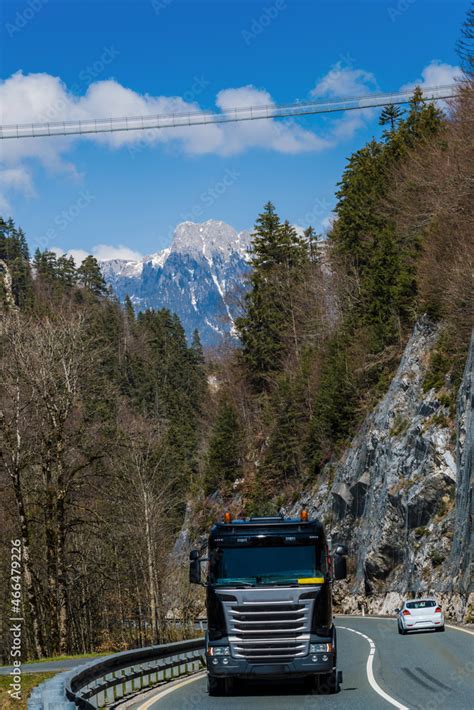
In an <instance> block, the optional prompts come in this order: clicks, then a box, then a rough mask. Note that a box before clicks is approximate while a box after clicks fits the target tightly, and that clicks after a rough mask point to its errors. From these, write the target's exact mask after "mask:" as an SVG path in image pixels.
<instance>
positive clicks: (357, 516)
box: [291, 319, 474, 620]
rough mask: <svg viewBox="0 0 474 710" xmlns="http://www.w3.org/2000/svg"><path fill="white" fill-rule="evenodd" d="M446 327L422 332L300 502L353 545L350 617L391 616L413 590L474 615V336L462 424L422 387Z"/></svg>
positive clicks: (345, 592) (428, 326) (338, 589)
mask: <svg viewBox="0 0 474 710" xmlns="http://www.w3.org/2000/svg"><path fill="white" fill-rule="evenodd" d="M437 338H438V329H437V327H436V326H435V325H433V324H432V323H430V322H429V321H428V320H426V319H422V320H421V321H420V322H419V323H418V324H417V325H416V327H415V329H414V332H413V334H412V337H411V338H410V340H409V342H408V344H407V346H406V348H405V351H404V354H403V357H402V359H401V362H400V365H399V367H398V371H397V373H396V375H395V377H394V378H393V380H392V383H391V385H390V388H389V390H388V392H387V394H386V395H385V397H384V398H383V400H382V401H381V402H380V403H379V405H378V406H377V407H376V409H375V410H374V411H373V412H372V413H371V414H370V415H369V416H367V418H366V420H365V422H364V424H363V425H362V427H361V428H360V430H359V432H358V433H357V435H356V436H355V437H354V439H353V441H352V443H351V445H350V447H349V448H348V449H347V450H346V452H345V453H344V455H343V456H342V458H341V459H340V460H339V461H338V462H336V463H330V464H328V466H327V467H326V469H325V471H324V473H323V475H322V476H321V477H320V478H319V480H318V482H317V483H316V485H315V486H314V488H313V489H312V490H309V491H307V492H306V493H305V494H304V495H303V496H302V498H301V499H300V501H299V502H298V503H297V505H296V506H295V509H294V510H293V511H291V512H292V513H295V512H296V510H297V509H298V508H301V506H302V505H304V506H305V507H307V508H308V509H309V510H310V512H311V513H313V514H314V515H317V516H320V517H322V518H323V520H324V522H325V524H326V526H327V529H328V531H329V532H330V534H331V537H332V539H333V541H340V542H346V543H348V544H349V549H350V571H351V574H350V577H349V579H348V580H347V582H345V583H342V584H338V585H336V586H335V593H336V599H337V602H338V603H339V605H340V608H341V609H343V610H345V611H355V610H357V609H360V608H361V605H364V606H365V608H366V609H367V610H368V611H372V612H374V611H376V612H379V613H386V612H388V613H392V612H393V610H394V608H395V607H396V606H397V605H398V603H399V601H400V599H401V598H402V597H403V596H405V595H407V594H415V595H416V594H426V593H433V594H436V595H437V596H438V597H440V599H442V600H443V603H444V604H445V606H446V607H447V609H448V611H450V612H451V615H452V616H454V617H455V618H457V619H459V620H460V619H463V618H464V619H466V618H469V617H470V615H472V595H471V600H470V599H469V592H470V591H471V592H472V589H470V583H471V582H470V555H471V534H472V532H471V531H472V480H471V475H472V447H473V441H474V432H473V427H474V425H473V414H472V409H473V401H474V395H473V374H472V371H473V357H474V355H473V352H474V337H473V340H472V342H471V348H470V353H469V357H468V361H467V364H466V370H465V373H464V378H463V381H462V384H461V387H460V391H459V396H458V403H457V413H456V417H455V418H456V422H455V421H454V417H453V416H452V415H451V414H450V410H449V402H446V398H445V397H443V396H442V395H439V394H437V393H436V392H435V391H434V390H429V391H427V392H425V391H424V389H423V381H424V377H425V374H426V370H427V366H428V361H429V354H430V351H431V350H432V349H433V346H434V345H435V343H436V340H437Z"/></svg>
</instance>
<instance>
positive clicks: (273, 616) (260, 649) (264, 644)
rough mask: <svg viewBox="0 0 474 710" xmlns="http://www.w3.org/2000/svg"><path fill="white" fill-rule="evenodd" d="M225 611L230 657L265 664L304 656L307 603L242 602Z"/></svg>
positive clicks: (231, 605) (306, 639) (306, 646)
mask: <svg viewBox="0 0 474 710" xmlns="http://www.w3.org/2000/svg"><path fill="white" fill-rule="evenodd" d="M226 606H227V605H226ZM226 611H227V618H228V620H229V627H230V628H229V637H230V642H231V648H232V655H233V656H234V657H236V658H245V659H246V660H248V661H253V662H255V663H268V662H269V661H272V660H275V661H291V660H292V659H293V658H296V657H298V656H305V655H307V653H308V643H309V628H310V622H311V616H310V614H311V612H312V604H311V600H308V601H307V602H306V603H303V602H297V603H292V602H288V601H283V600H282V601H261V602H260V601H259V602H254V601H252V602H248V603H245V602H244V603H242V604H229V605H228V606H227V609H226Z"/></svg>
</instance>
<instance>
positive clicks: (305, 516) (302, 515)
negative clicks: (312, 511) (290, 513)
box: [300, 510, 309, 523]
mask: <svg viewBox="0 0 474 710" xmlns="http://www.w3.org/2000/svg"><path fill="white" fill-rule="evenodd" d="M308 518H309V516H308V511H307V510H302V511H301V513H300V520H301V521H302V522H303V523H307V522H308Z"/></svg>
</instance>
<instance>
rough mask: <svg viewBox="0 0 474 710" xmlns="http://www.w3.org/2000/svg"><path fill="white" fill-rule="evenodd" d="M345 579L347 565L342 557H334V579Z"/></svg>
mask: <svg viewBox="0 0 474 710" xmlns="http://www.w3.org/2000/svg"><path fill="white" fill-rule="evenodd" d="M346 577H347V563H346V558H345V557H343V555H340V554H338V553H337V551H336V554H335V555H334V579H345V578H346Z"/></svg>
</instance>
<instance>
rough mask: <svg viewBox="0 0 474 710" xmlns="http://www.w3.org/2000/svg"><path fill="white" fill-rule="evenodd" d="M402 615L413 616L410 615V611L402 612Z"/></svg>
mask: <svg viewBox="0 0 474 710" xmlns="http://www.w3.org/2000/svg"><path fill="white" fill-rule="evenodd" d="M402 614H403V616H411V614H410V612H409V611H408V609H404V610H403V612H402Z"/></svg>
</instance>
